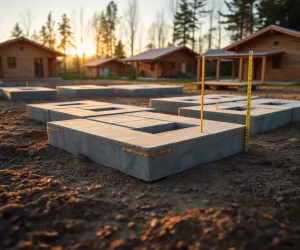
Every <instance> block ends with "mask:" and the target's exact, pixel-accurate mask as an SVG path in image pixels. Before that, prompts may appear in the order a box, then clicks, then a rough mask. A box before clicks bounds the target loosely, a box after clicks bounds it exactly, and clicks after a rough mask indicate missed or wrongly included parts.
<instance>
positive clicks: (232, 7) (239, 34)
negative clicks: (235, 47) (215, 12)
mask: <svg viewBox="0 0 300 250" xmlns="http://www.w3.org/2000/svg"><path fill="white" fill-rule="evenodd" d="M255 2H256V0H231V1H230V2H229V1H225V5H226V6H227V8H228V12H229V14H224V13H220V14H221V16H222V17H224V18H225V19H226V20H225V21H223V22H222V24H226V25H227V26H226V27H225V29H226V30H228V31H230V32H231V33H232V36H231V40H233V41H237V40H240V39H243V38H245V37H246V36H248V35H250V34H252V33H253V32H254V27H255V22H254V20H255V18H254V7H255Z"/></svg>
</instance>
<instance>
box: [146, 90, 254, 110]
mask: <svg viewBox="0 0 300 250" xmlns="http://www.w3.org/2000/svg"><path fill="white" fill-rule="evenodd" d="M252 98H253V99H256V98H258V97H256V96H253V97H252ZM200 100H201V97H200V96H199V95H197V96H184V97H171V98H158V99H151V100H150V105H151V107H152V108H154V109H155V110H156V111H157V112H162V113H167V114H178V110H179V108H183V107H192V106H196V105H200ZM243 100H246V97H245V96H236V95H217V94H212V95H205V96H204V104H205V105H212V104H216V103H217V102H218V103H226V102H237V101H243Z"/></svg>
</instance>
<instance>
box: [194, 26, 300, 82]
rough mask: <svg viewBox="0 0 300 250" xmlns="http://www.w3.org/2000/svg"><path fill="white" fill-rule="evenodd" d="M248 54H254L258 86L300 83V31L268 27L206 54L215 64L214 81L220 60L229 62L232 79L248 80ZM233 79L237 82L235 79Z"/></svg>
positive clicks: (218, 70) (254, 78) (218, 75)
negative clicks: (217, 50)
mask: <svg viewBox="0 0 300 250" xmlns="http://www.w3.org/2000/svg"><path fill="white" fill-rule="evenodd" d="M249 51H253V52H254V59H253V80H254V81H255V82H258V83H261V84H262V83H267V82H281V83H287V82H288V83H293V82H300V31H296V30H291V29H286V28H282V27H279V26H276V25H270V26H268V27H266V28H264V29H262V30H260V31H258V32H256V33H255V34H253V35H250V36H248V37H246V38H245V39H242V40H240V41H237V42H235V43H233V44H231V45H229V46H227V47H225V48H224V49H223V50H222V51H220V53H214V54H211V55H206V56H205V59H206V60H214V61H215V62H216V64H215V65H216V79H215V80H216V82H219V81H220V67H221V61H222V60H223V59H230V60H232V80H233V81H237V82H245V81H247V78H248V58H249ZM201 58H202V56H200V57H198V71H197V72H198V74H197V80H198V82H200V81H201ZM236 78H237V79H236Z"/></svg>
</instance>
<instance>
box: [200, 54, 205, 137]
mask: <svg viewBox="0 0 300 250" xmlns="http://www.w3.org/2000/svg"><path fill="white" fill-rule="evenodd" d="M204 78H205V56H202V84H201V85H202V86H201V101H200V103H201V114H200V132H201V133H203V116H204V115H203V113H204V112H203V109H204Z"/></svg>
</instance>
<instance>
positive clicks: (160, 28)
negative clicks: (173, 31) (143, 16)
mask: <svg viewBox="0 0 300 250" xmlns="http://www.w3.org/2000/svg"><path fill="white" fill-rule="evenodd" d="M155 26H156V29H157V32H156V33H157V45H158V48H163V47H164V46H165V43H166V39H167V35H168V30H167V21H166V17H165V10H164V9H161V10H160V11H158V12H157V13H156V24H155Z"/></svg>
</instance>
